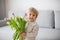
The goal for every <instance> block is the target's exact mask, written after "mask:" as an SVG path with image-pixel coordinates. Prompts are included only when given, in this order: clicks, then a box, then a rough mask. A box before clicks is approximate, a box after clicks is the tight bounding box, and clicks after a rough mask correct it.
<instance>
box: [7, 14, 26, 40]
mask: <svg viewBox="0 0 60 40" xmlns="http://www.w3.org/2000/svg"><path fill="white" fill-rule="evenodd" d="M7 24H9V25H10V26H11V28H12V29H14V30H15V33H14V35H13V40H24V39H23V38H22V37H21V36H20V35H21V33H23V32H25V25H26V21H25V20H24V18H21V17H19V16H15V15H13V17H11V18H10V19H9V20H7Z"/></svg>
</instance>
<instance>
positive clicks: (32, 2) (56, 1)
mask: <svg viewBox="0 0 60 40" xmlns="http://www.w3.org/2000/svg"><path fill="white" fill-rule="evenodd" d="M31 6H33V7H35V8H37V9H38V10H60V0H6V13H7V15H8V13H9V12H10V11H12V12H15V11H23V10H26V9H27V8H29V7H31ZM17 13H18V12H17Z"/></svg>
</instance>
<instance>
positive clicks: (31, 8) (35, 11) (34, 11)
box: [28, 7, 38, 17]
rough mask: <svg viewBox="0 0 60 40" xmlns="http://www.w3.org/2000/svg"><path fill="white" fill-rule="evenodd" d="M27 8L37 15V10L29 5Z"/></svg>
mask: <svg viewBox="0 0 60 40" xmlns="http://www.w3.org/2000/svg"><path fill="white" fill-rule="evenodd" d="M28 10H29V11H31V12H33V13H35V14H36V17H37V16H38V11H37V10H36V9H35V8H34V7H30V8H29V9H28Z"/></svg>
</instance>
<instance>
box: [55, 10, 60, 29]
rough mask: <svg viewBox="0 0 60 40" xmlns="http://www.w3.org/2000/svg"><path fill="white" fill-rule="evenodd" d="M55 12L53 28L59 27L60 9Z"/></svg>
mask: <svg viewBox="0 0 60 40" xmlns="http://www.w3.org/2000/svg"><path fill="white" fill-rule="evenodd" d="M54 13H55V28H56V29H60V11H54Z"/></svg>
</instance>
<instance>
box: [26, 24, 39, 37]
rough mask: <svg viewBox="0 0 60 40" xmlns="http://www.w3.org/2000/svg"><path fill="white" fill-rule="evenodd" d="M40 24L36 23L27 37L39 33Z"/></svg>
mask: <svg viewBox="0 0 60 40" xmlns="http://www.w3.org/2000/svg"><path fill="white" fill-rule="evenodd" d="M38 30H39V26H38V25H35V26H34V27H33V29H32V32H28V33H27V37H36V36H37V34H38Z"/></svg>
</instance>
